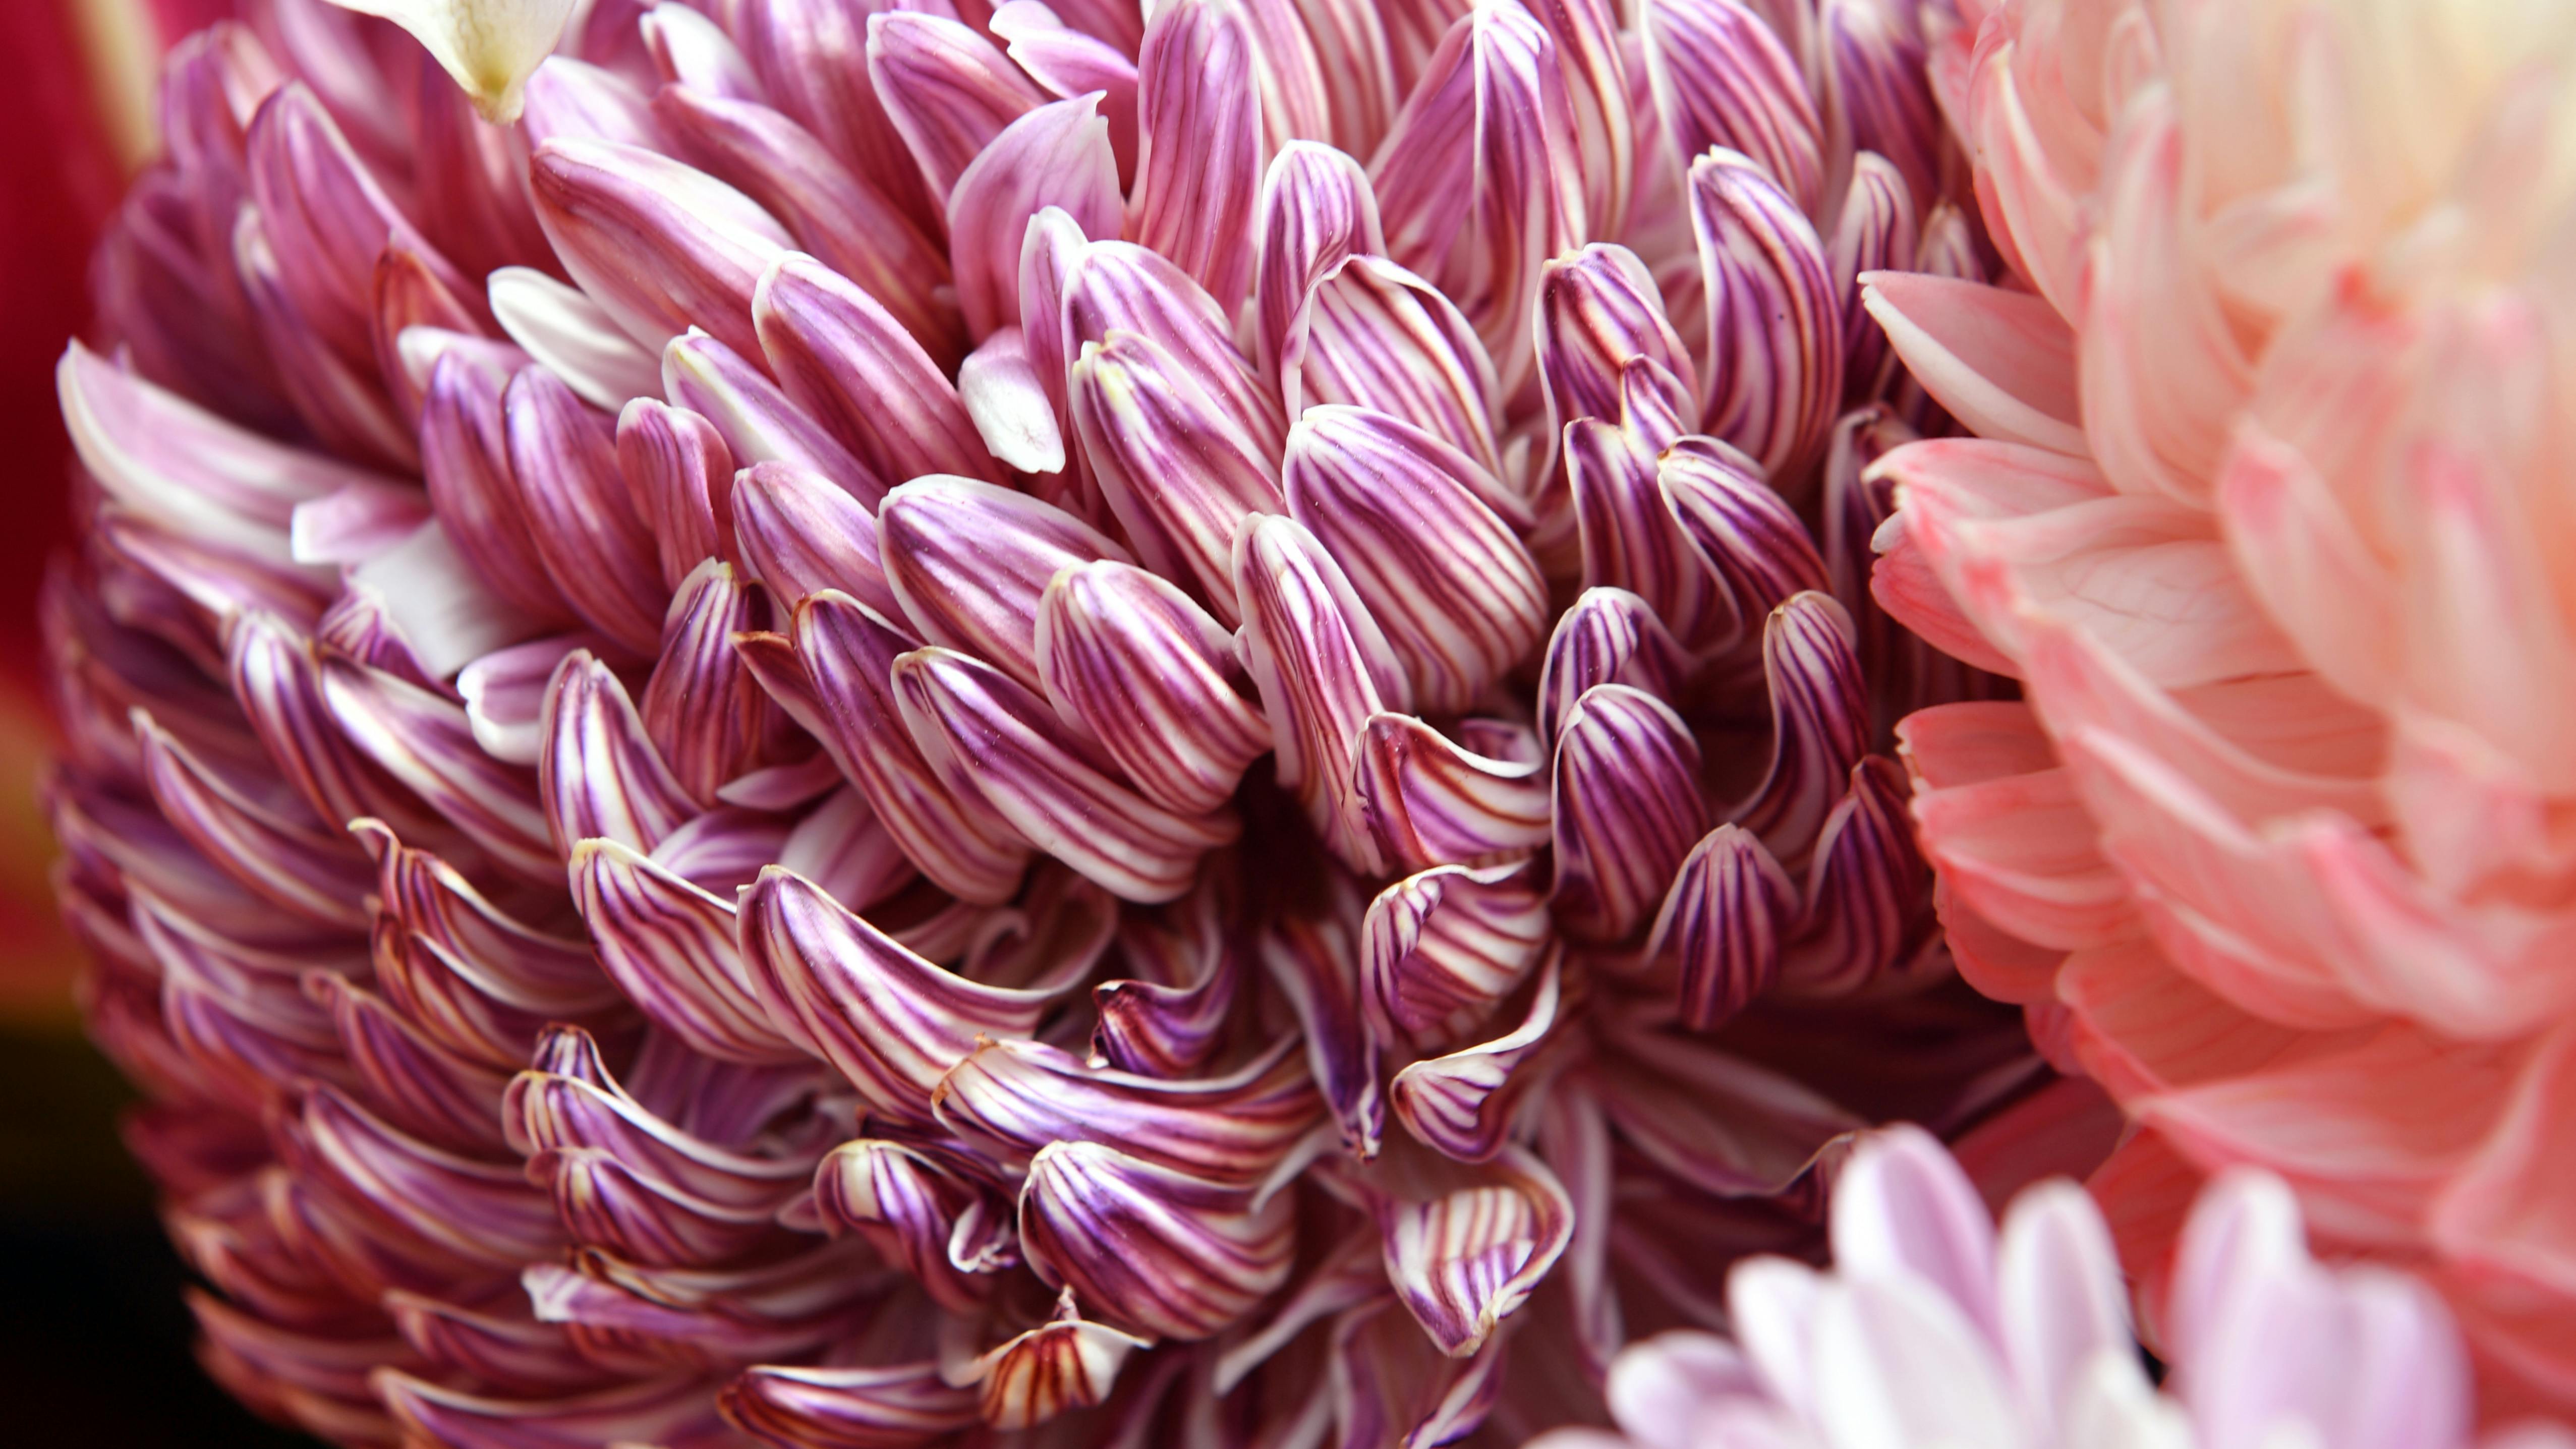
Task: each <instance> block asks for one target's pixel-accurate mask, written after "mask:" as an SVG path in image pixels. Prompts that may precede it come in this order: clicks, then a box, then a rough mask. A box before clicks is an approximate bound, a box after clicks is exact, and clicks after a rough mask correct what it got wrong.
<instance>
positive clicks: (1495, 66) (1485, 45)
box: [1369, 5, 1586, 397]
mask: <svg viewBox="0 0 2576 1449" xmlns="http://www.w3.org/2000/svg"><path fill="white" fill-rule="evenodd" d="M1462 157H1464V158H1467V159H1466V163H1465V164H1462ZM1581 165H1582V149H1581V144H1580V137H1579V136H1578V134H1577V131H1576V126H1575V119H1574V113H1573V107H1572V105H1571V103H1570V102H1569V101H1568V99H1567V97H1566V87H1565V75H1564V72H1563V70H1562V69H1561V68H1560V67H1559V65H1558V61H1557V54H1556V44H1555V42H1554V41H1553V40H1551V39H1550V38H1549V36H1548V33H1547V28H1546V27H1545V26H1544V25H1542V24H1540V23H1539V21H1538V20H1537V19H1536V18H1535V17H1534V16H1532V15H1531V14H1530V13H1529V12H1528V11H1526V10H1523V9H1521V8H1520V7H1519V6H1517V5H1496V6H1484V7H1479V8H1477V9H1475V10H1473V11H1471V12H1469V13H1468V14H1466V15H1464V16H1461V17H1460V18H1459V22H1458V23H1457V24H1456V25H1453V26H1452V27H1450V30H1449V33H1448V36H1447V37H1446V38H1445V39H1443V40H1442V41H1441V42H1440V48H1439V50H1438V51H1437V52H1435V53H1434V54H1433V55H1432V57H1431V59H1430V60H1429V62H1428V63H1427V64H1426V65H1425V67H1424V71H1423V78H1422V80H1421V82H1420V83H1419V84H1418V85H1416V86H1415V87H1414V88H1413V93H1412V95H1411V97H1410V98H1409V99H1407V100H1406V102H1405V104H1404V111H1403V113H1402V114H1401V115H1399V116H1398V117H1397V118H1396V121H1395V125H1394V128H1393V129H1392V130H1391V131H1390V132H1389V133H1388V135H1387V139H1386V143H1385V145H1383V146H1382V147H1381V148H1380V149H1379V151H1378V153H1377V158H1376V161H1375V164H1373V165H1372V166H1371V167H1370V168H1369V170H1370V176H1371V179H1372V180H1373V181H1374V182H1375V183H1376V187H1377V196H1378V204H1379V205H1380V207H1381V208H1383V210H1384V212H1385V217H1386V238H1387V246H1388V251H1389V255H1391V256H1392V257H1394V259H1395V260H1396V261H1398V262H1400V263H1402V264H1403V265H1405V266H1406V267H1409V268H1410V269H1412V270H1413V271H1416V272H1419V273H1420V274H1422V275H1423V276H1424V277H1427V278H1429V279H1430V280H1431V282H1432V284H1433V285H1434V286H1436V287H1438V288H1439V289H1440V290H1441V291H1442V292H1443V293H1445V294H1446V295H1448V296H1449V297H1450V298H1452V299H1453V300H1455V301H1456V302H1457V304H1458V307H1459V310H1460V311H1462V312H1464V313H1465V314H1466V317H1467V320H1468V321H1469V322H1470V323H1472V324H1473V325H1474V326H1475V329H1476V334H1477V335H1478V336H1479V337H1481V338H1483V339H1484V342H1485V350H1486V351H1487V353H1489V354H1490V355H1491V356H1492V358H1493V360H1494V367H1495V371H1496V373H1497V374H1498V379H1497V380H1498V381H1499V383H1500V387H1499V390H1498V395H1499V396H1504V397H1508V396H1511V395H1512V394H1513V393H1515V392H1517V391H1519V389H1520V385H1521V383H1522V381H1523V380H1524V379H1526V378H1527V377H1528V376H1529V372H1530V368H1531V366H1532V364H1533V354H1532V349H1531V320H1532V315H1533V313H1534V312H1535V310H1536V307H1537V303H1538V284H1539V274H1540V269H1541V268H1543V267H1544V266H1545V265H1546V264H1547V261H1548V259H1549V258H1551V257H1555V256H1558V255H1560V254H1562V253H1564V252H1567V251H1571V250H1573V249H1574V248H1575V247H1577V246H1580V245H1582V243H1583V240H1584V235H1585V231H1586V220H1585V214H1584V195H1583V191H1584V180H1583V176H1582V174H1581V170H1580V168H1581Z"/></svg>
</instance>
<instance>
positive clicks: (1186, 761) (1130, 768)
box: [1036, 560, 1270, 814]
mask: <svg viewBox="0 0 2576 1449" xmlns="http://www.w3.org/2000/svg"><path fill="white" fill-rule="evenodd" d="M1036 653H1037V668H1038V677H1039V680H1040V682H1041V683H1042V684H1043V685H1044V686H1045V688H1046V695H1047V699H1048V701H1049V702H1050V703H1052V704H1053V705H1054V706H1055V709H1056V712H1057V713H1058V714H1059V715H1061V716H1062V717H1063V718H1064V719H1065V720H1066V721H1067V722H1069V723H1070V724H1072V725H1073V726H1074V727H1075V728H1076V729H1077V730H1080V731H1082V732H1083V733H1085V734H1087V735H1089V736H1090V737H1091V738H1092V739H1094V740H1096V741H1098V742H1099V744H1100V747H1101V748H1102V749H1103V750H1104V751H1106V752H1107V753H1108V755H1109V757H1110V758H1111V759H1112V760H1114V761H1116V762H1117V764H1118V766H1119V768H1120V769H1122V770H1124V771H1125V772H1126V775H1127V778H1128V779H1129V780H1131V781H1133V782H1134V783H1135V785H1136V788H1137V789H1138V790H1140V791H1142V792H1143V793H1144V794H1145V795H1146V797H1147V798H1149V799H1151V800H1153V801H1154V802H1155V803H1157V804H1159V805H1161V806H1163V807H1164V808H1166V809H1169V810H1173V811H1177V812H1180V813H1182V814H1204V813H1206V812H1209V811H1212V810H1215V809H1217V808H1218V807H1220V806H1222V805H1223V804H1225V802H1226V800H1227V799H1228V798H1229V797H1231V796H1232V795H1233V793H1234V787H1235V782H1236V781H1237V780H1239V779H1241V778H1242V776H1243V771H1244V769H1245V768H1246V767H1247V766H1249V765H1250V764H1251V763H1252V762H1253V761H1254V760H1255V759H1258V758H1259V757H1260V756H1261V755H1262V754H1263V753H1265V752H1267V751H1268V750H1269V748H1270V725H1269V721H1268V720H1266V719H1264V718H1263V717H1262V715H1261V713H1260V711H1258V710H1256V709H1254V708H1253V707H1252V706H1251V705H1249V704H1246V703H1245V702H1244V701H1243V699H1242V698H1241V697H1240V696H1238V695H1237V694H1236V693H1235V691H1234V689H1233V686H1232V685H1231V684H1230V683H1229V676H1231V675H1232V674H1233V673H1234V670H1235V665H1234V653H1233V640H1232V638H1231V637H1230V636H1229V635H1227V634H1226V633H1225V631H1224V630H1223V629H1222V628H1221V627H1220V626H1219V625H1218V624H1217V622H1216V620H1214V619H1212V618H1210V617H1208V615H1207V612H1206V611H1205V610H1203V609H1201V608H1199V607H1198V606H1197V605H1196V604H1193V603H1191V602H1190V601H1189V599H1188V597H1187V596H1186V595H1184V594H1182V593H1181V591H1180V590H1179V589H1177V588H1174V587H1173V586H1172V585H1170V584H1168V583H1165V582H1164V581H1163V580H1161V579H1159V578H1156V577H1155V576H1154V575H1152V574H1149V573H1146V572H1145V571H1144V570H1142V569H1137V568H1132V567H1130V566H1128V565H1126V564H1122V563H1117V562H1114V561H1107V560H1104V561H1102V562H1099V563H1092V564H1084V565H1081V566H1079V567H1071V568H1065V569H1062V570H1059V571H1058V572H1057V574H1056V576H1055V578H1054V579H1053V581H1051V582H1050V583H1049V584H1048V585H1047V589H1046V593H1045V595H1044V596H1043V597H1041V598H1040V600H1039V603H1038V624H1037V637H1036Z"/></svg>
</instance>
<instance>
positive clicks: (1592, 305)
mask: <svg viewBox="0 0 2576 1449" xmlns="http://www.w3.org/2000/svg"><path fill="white" fill-rule="evenodd" d="M1640 357H1642V358H1645V359H1647V360H1648V361H1651V362H1653V363H1655V364H1656V365H1657V366H1659V367H1661V368H1662V369H1663V370H1664V374H1665V375H1669V376H1670V377H1671V378H1672V380H1673V383H1674V386H1673V388H1672V391H1671V392H1670V394H1669V395H1668V396H1666V397H1665V398H1663V399H1662V401H1663V402H1664V403H1665V404H1666V406H1665V409H1664V410H1665V411H1669V412H1671V413H1672V414H1673V415H1674V416H1675V417H1676V418H1678V419H1679V421H1680V423H1681V426H1682V429H1683V430H1684V431H1686V432H1687V431H1690V430H1691V429H1693V428H1695V427H1696V426H1697V425H1698V420H1699V404H1700V397H1699V370H1698V368H1697V367H1696V366H1694V365H1693V363H1692V361H1691V357H1690V352H1689V349H1688V348H1687V347H1685V346H1684V345H1683V343H1682V339H1681V335H1680V334H1679V333H1677V332H1675V331H1674V330H1673V324H1672V322H1671V320H1670V318H1669V317H1668V315H1667V314H1666V312H1665V310H1664V298H1663V293H1662V291H1661V290H1660V289H1658V288H1657V287H1656V286H1655V278H1654V274H1653V273H1652V272H1649V271H1648V270H1647V269H1646V264H1645V263H1644V262H1641V261H1639V260H1638V259H1637V254H1636V253H1634V252H1632V251H1630V250H1628V249H1627V248H1626V247H1622V246H1611V245H1607V244H1605V243H1601V242H1595V243H1593V244H1592V245H1590V246H1587V247H1585V248H1583V249H1582V250H1581V251H1578V252H1576V253H1574V254H1573V255H1571V256H1565V257H1558V258H1556V259H1555V260H1553V261H1550V262H1549V263H1548V264H1547V268H1546V271H1545V273H1544V275H1543V277H1542V279H1541V281H1540V283H1539V314H1538V370H1539V376H1540V377H1541V378H1542V379H1543V380H1544V381H1545V382H1546V384H1547V401H1548V407H1549V409H1550V411H1549V413H1548V421H1549V428H1548V431H1549V433H1550V435H1551V436H1554V435H1556V434H1559V433H1562V432H1563V430H1564V427H1565V425H1566V424H1568V423H1571V422H1573V421H1575V420H1576V419H1578V418H1601V419H1603V420H1605V421H1609V422H1617V421H1619V420H1621V418H1622V417H1623V416H1625V413H1624V410H1623V396H1624V394H1623V378H1624V377H1625V375H1626V373H1627V368H1628V363H1629V362H1630V360H1631V359H1634V358H1640Z"/></svg>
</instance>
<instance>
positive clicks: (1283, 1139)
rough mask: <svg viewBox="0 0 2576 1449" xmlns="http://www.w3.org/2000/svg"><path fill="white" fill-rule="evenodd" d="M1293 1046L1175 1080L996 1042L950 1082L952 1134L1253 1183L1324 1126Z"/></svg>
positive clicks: (941, 1107) (943, 1092)
mask: <svg viewBox="0 0 2576 1449" xmlns="http://www.w3.org/2000/svg"><path fill="white" fill-rule="evenodd" d="M1294 1047H1295V1044H1294V1043H1293V1042H1288V1041H1283V1042H1281V1043H1279V1044H1278V1045H1277V1046H1276V1047H1273V1048H1272V1049H1271V1050H1269V1051H1267V1052H1264V1053H1263V1054H1262V1055H1261V1056H1260V1057H1258V1058H1256V1059H1254V1060H1253V1061H1251V1062H1249V1063H1247V1064H1246V1065H1244V1066H1243V1067H1242V1068H1240V1069H1238V1070H1236V1071H1234V1072H1231V1073H1228V1074H1227V1075H1225V1076H1222V1077H1206V1078H1196V1079H1189V1080H1180V1081H1173V1080H1166V1079H1163V1078H1160V1077H1145V1076H1138V1075H1136V1074H1134V1073H1132V1072H1122V1071H1116V1070H1111V1069H1107V1068H1099V1067H1092V1066H1087V1065H1085V1064H1084V1063H1083V1061H1082V1059H1081V1058H1079V1057H1077V1056H1074V1055H1073V1054H1072V1053H1070V1052H1066V1051H1060V1050H1058V1049H1056V1048H1054V1047H1051V1046H1048V1045H1046V1044H1045V1043H1043V1042H1034V1041H1011V1040H994V1041H989V1042H985V1043H983V1044H982V1045H980V1046H979V1047H977V1048H976V1050H975V1051H974V1052H973V1053H972V1054H970V1055H968V1056H966V1057H965V1058H964V1059H963V1060H961V1061H960V1062H959V1063H958V1064H957V1065H956V1067H955V1068H954V1069H953V1070H951V1071H950V1072H949V1073H948V1074H947V1077H946V1079H945V1080H944V1081H942V1082H941V1084H940V1086H939V1091H938V1095H937V1098H936V1103H937V1108H938V1113H939V1120H940V1122H941V1124H942V1125H944V1126H946V1127H948V1128H949V1129H950V1130H951V1131H954V1132H957V1133H960V1134H961V1135H965V1136H968V1137H969V1138H977V1139H983V1140H986V1141H990V1142H994V1143H998V1144H1000V1145H1001V1146H1002V1147H1004V1148H1006V1149H1008V1150H1010V1151H1012V1152H1014V1153H1018V1154H1034V1153H1036V1152H1038V1151H1039V1150H1041V1149H1042V1148H1044V1147H1045V1146H1046V1145H1047V1144H1048V1143H1051V1142H1096V1143H1100V1144H1102V1145H1103V1146H1107V1147H1114V1148H1116V1149H1118V1151H1119V1152H1121V1153H1123V1154H1125V1155H1127V1156H1129V1157H1132V1158H1136V1159H1139V1160H1141V1161H1144V1162H1148V1163H1153V1164H1157V1165H1159V1166H1162V1167H1167V1168H1171V1169H1173V1170H1175V1171H1179V1172H1186V1173H1190V1174H1193V1175H1196V1176H1199V1177H1203V1178H1207V1179H1210V1180H1212V1181H1216V1182H1222V1183H1226V1184H1229V1185H1232V1186H1238V1187H1250V1186H1252V1185H1254V1184H1256V1183H1259V1182H1260V1181H1262V1180H1263V1179H1264V1178H1265V1177H1267V1176H1268V1175H1269V1174H1270V1172H1271V1171H1272V1169H1273V1168H1275V1167H1277V1166H1278V1165H1279V1163H1280V1162H1281V1160H1282V1159H1284V1158H1286V1157H1287V1156H1288V1155H1289V1153H1290V1152H1291V1151H1292V1150H1294V1149H1295V1148H1296V1147H1297V1145H1298V1143H1299V1142H1300V1141H1302V1140H1303V1139H1304V1138H1305V1137H1306V1136H1307V1134H1308V1132H1309V1131H1310V1130H1311V1129H1313V1128H1314V1127H1315V1126H1316V1125H1317V1123H1319V1122H1320V1121H1321V1120H1322V1113H1323V1104H1322V1103H1321V1102H1320V1101H1319V1100H1318V1099H1317V1098H1316V1095H1315V1087H1314V1083H1313V1082H1312V1081H1310V1080H1309V1079H1308V1078H1307V1075H1306V1068H1305V1063H1304V1061H1303V1060H1302V1059H1301V1058H1300V1056H1299V1055H1298V1054H1297V1053H1296V1052H1295V1050H1294Z"/></svg>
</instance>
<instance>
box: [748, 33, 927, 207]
mask: <svg viewBox="0 0 2576 1449" xmlns="http://www.w3.org/2000/svg"><path fill="white" fill-rule="evenodd" d="M734 8H735V13H734V17H733V21H732V24H731V26H730V28H731V29H732V31H733V33H734V38H735V39H736V40H739V41H740V42H742V51H743V56H744V58H745V59H747V60H749V61H750V62H751V70H752V74H753V75H755V76H757V77H759V79H760V85H761V89H763V90H765V91H767V92H768V93H769V103H770V104H771V105H773V106H776V107H777V108H778V109H779V110H781V111H784V112H786V113H787V114H788V115H789V116H792V117H794V118H795V120H796V122H797V124H799V125H801V126H803V127H804V128H805V129H806V130H808V131H811V132H812V133H813V134H814V135H815V137H816V138H818V139H819V140H820V142H821V143H822V149H824V150H826V151H828V152H829V153H830V154H831V155H834V156H837V157H842V158H844V159H845V160H846V161H847V162H848V164H849V166H850V168H851V169H852V170H853V171H855V172H857V173H858V174H859V175H861V176H866V177H871V178H873V179H874V180H875V181H876V182H877V183H878V184H879V185H882V186H884V187H886V188H887V190H888V192H889V196H888V199H889V200H891V201H892V202H894V203H895V204H896V205H897V206H899V207H901V208H902V209H903V210H905V211H906V212H908V213H910V214H911V216H912V217H913V219H914V221H915V222H916V223H918V224H919V225H920V226H921V227H923V228H924V229H925V230H926V231H928V232H930V233H932V234H936V231H937V228H938V225H939V208H940V202H941V200H942V198H939V197H934V196H932V195H930V194H929V190H928V188H927V187H925V186H924V185H923V184H922V181H921V176H920V170H919V168H918V167H916V166H915V165H914V164H913V161H912V156H911V151H910V148H909V147H907V146H905V144H904V140H903V135H902V133H901V132H898V131H897V130H895V128H894V123H893V121H892V120H890V119H888V117H887V116H886V112H885V106H884V105H883V103H881V102H880V101H879V100H878V99H877V94H876V86H875V83H874V82H873V81H872V80H871V79H870V78H869V76H868V51H867V46H868V34H867V22H868V17H869V16H870V15H872V14H874V13H875V12H876V10H877V8H878V7H877V6H875V5H873V4H850V3H846V0H743V3H741V4H740V5H738V6H736V7H734Z"/></svg>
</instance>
